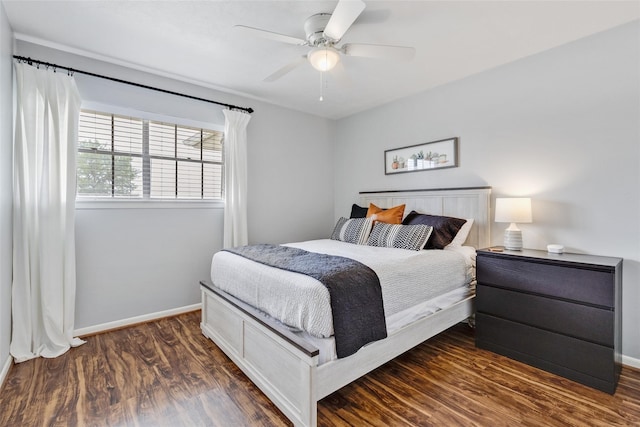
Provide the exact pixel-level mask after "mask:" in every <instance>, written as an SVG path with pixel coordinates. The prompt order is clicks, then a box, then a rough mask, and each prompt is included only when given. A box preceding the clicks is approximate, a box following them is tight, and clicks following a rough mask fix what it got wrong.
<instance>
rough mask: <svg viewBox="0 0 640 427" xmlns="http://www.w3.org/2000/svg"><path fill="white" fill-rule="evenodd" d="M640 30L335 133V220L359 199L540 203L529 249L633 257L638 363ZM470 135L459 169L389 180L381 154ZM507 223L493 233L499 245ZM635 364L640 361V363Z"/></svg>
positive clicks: (499, 72)
mask: <svg viewBox="0 0 640 427" xmlns="http://www.w3.org/2000/svg"><path fill="white" fill-rule="evenodd" d="M639 27H640V25H639V24H638V21H636V22H634V23H632V24H628V25H624V26H621V27H618V28H616V29H613V30H610V31H607V32H604V33H601V34H598V35H594V36H591V37H589V38H585V39H582V40H579V41H576V42H573V43H570V44H567V45H565V46H561V47H558V48H556V49H552V50H549V51H546V52H543V53H540V54H538V55H535V56H532V57H528V58H525V59H522V60H519V61H517V62H514V63H511V64H508V65H505V66H502V67H499V68H495V69H493V70H490V71H487V72H483V73H481V74H478V75H475V76H472V77H469V78H466V79H464V80H461V81H458V82H454V83H452V84H448V85H445V86H441V87H439V88H436V89H433V90H430V91H427V92H424V93H422V94H419V95H417V96H413V97H410V98H406V99H403V100H400V101H397V102H393V103H390V104H387V105H385V106H382V107H380V108H377V109H374V110H370V111H367V112H364V113H361V114H358V115H355V116H352V117H350V118H347V119H344V120H341V121H340V122H339V123H338V124H337V129H336V143H335V182H336V185H335V213H334V215H335V216H336V217H337V216H339V215H345V214H347V213H348V212H349V207H350V205H351V203H352V202H353V200H355V197H356V196H357V193H358V191H361V190H381V189H384V190H387V189H410V188H438V187H456V186H476V185H490V186H492V187H493V198H494V199H495V197H496V196H531V197H532V203H533V220H534V222H533V223H532V224H523V225H521V227H520V228H521V229H522V230H523V237H524V244H525V246H527V247H531V248H538V249H545V248H546V245H547V244H548V243H561V244H564V245H565V247H566V248H567V249H568V250H569V251H572V252H584V253H590V254H599V255H609V256H617V257H623V258H624V259H625V260H624V286H623V287H624V292H623V295H624V304H623V353H624V354H625V355H626V356H629V357H633V358H636V359H640V328H638V327H637V325H638V324H640V311H638V310H637V308H636V305H637V302H638V301H640V221H639V219H640V134H639V132H640V131H639V118H640V98H639V96H640V95H639V94H640V87H639V82H640V79H639V77H638V76H640V70H639V64H640V34H639V33H640V30H639ZM452 136H458V137H460V166H459V167H458V168H455V169H444V170H440V171H427V172H416V173H409V174H400V175H395V176H385V175H384V171H383V151H384V150H385V149H389V148H394V147H402V146H406V145H412V144H417V143H421V142H428V141H434V140H438V139H442V138H447V137H452ZM506 226H507V224H495V223H494V224H493V225H492V244H494V245H498V244H501V243H502V233H503V231H504V228H506ZM636 362H637V361H636Z"/></svg>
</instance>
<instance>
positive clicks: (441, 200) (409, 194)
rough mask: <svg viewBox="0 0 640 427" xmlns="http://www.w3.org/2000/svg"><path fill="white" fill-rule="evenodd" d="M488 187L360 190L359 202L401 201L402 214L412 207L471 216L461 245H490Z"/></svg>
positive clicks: (388, 203) (384, 203)
mask: <svg viewBox="0 0 640 427" xmlns="http://www.w3.org/2000/svg"><path fill="white" fill-rule="evenodd" d="M490 199H491V187H472V188H442V189H434V190H408V191H361V192H360V205H361V206H369V203H373V204H375V205H376V206H379V207H381V208H390V207H393V206H397V205H402V204H405V205H406V207H405V210H404V212H405V216H406V215H407V214H408V213H409V212H411V211H412V210H413V211H417V212H420V213H424V214H429V215H443V216H453V217H456V218H473V219H474V223H473V227H472V228H471V232H470V233H469V237H467V241H466V243H465V245H469V246H473V247H475V248H477V249H480V248H486V247H488V246H490V245H491V215H490V209H491V203H490Z"/></svg>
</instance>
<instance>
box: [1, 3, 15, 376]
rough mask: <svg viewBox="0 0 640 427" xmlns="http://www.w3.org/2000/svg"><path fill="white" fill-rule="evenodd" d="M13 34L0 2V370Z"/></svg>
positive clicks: (4, 351)
mask: <svg viewBox="0 0 640 427" xmlns="http://www.w3.org/2000/svg"><path fill="white" fill-rule="evenodd" d="M12 54H13V35H12V31H11V27H10V26H9V22H8V21H7V15H6V14H5V11H4V6H3V5H2V3H0V370H1V369H2V367H3V366H4V363H5V361H6V360H7V358H8V357H9V344H10V342H11V281H12V270H13V244H12V240H13V237H12V236H13V225H12V219H11V218H12V210H13V201H12V196H11V195H12V194H13V190H12V188H13V112H12V106H13V103H12V99H13V97H12V78H13V77H12V76H13V65H12V64H13V61H12V59H11V55H12Z"/></svg>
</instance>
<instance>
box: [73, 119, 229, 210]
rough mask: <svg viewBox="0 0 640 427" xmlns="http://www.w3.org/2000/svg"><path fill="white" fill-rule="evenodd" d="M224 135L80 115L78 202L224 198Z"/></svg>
mask: <svg viewBox="0 0 640 427" xmlns="http://www.w3.org/2000/svg"><path fill="white" fill-rule="evenodd" d="M222 138H223V133H222V132H220V131H215V130H207V129H201V128H194V127H188V126H182V125H177V124H173V123H165V122H156V121H153V120H143V119H138V118H133V117H124V116H119V115H115V114H108V113H101V112H96V111H82V112H81V114H80V127H79V141H78V161H77V178H78V198H79V199H82V198H132V199H173V200H175V199H189V200H194V199H208V200H212V199H213V200H215V199H221V198H222V184H223V183H222V168H223V156H222Z"/></svg>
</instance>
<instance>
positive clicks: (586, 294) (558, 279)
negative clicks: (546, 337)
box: [476, 254, 615, 308]
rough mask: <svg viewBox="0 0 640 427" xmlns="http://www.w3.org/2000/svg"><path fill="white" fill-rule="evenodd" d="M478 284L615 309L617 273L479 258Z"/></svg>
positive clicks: (514, 260) (520, 260) (512, 260)
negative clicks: (613, 284) (615, 276)
mask: <svg viewBox="0 0 640 427" xmlns="http://www.w3.org/2000/svg"><path fill="white" fill-rule="evenodd" d="M476 274H477V278H478V283H482V284H487V285H494V286H498V287H502V288H507V289H513V290H518V291H525V292H530V293H537V294H541V295H549V296H553V297H557V298H563V299H568V300H572V301H580V302H583V303H587V304H594V305H598V306H602V307H608V308H611V307H614V304H615V301H614V290H613V286H612V283H613V282H614V273H613V272H612V271H607V270H591V269H581V268H571V267H565V266H560V265H549V264H541V263H536V262H531V261H528V260H526V259H518V258H511V259H501V258H493V257H488V256H481V255H480V254H479V255H478V261H477V269H476Z"/></svg>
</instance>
